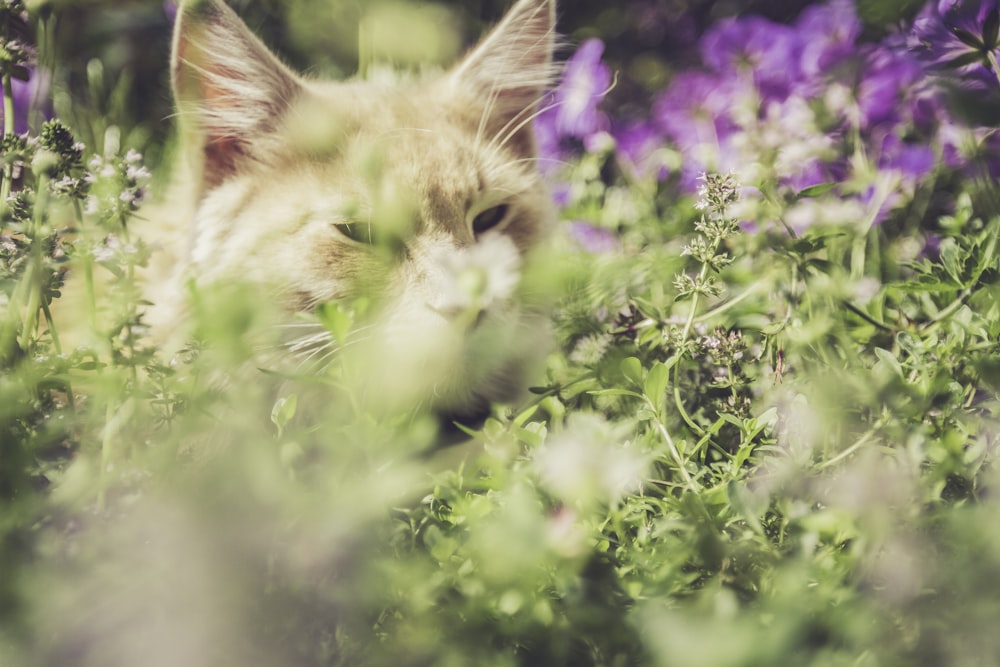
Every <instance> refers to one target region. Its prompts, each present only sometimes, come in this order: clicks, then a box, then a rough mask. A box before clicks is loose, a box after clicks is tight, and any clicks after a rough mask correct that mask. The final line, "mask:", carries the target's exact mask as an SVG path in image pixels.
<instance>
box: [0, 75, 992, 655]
mask: <svg viewBox="0 0 1000 667" xmlns="http://www.w3.org/2000/svg"><path fill="white" fill-rule="evenodd" d="M0 67H2V65H0ZM97 122H98V121H96V120H95V124H96V123H97ZM108 129H109V128H103V129H102V130H101V132H100V133H99V134H101V136H104V137H108V136H115V132H114V131H111V132H110V133H109V132H108ZM89 155H90V151H88V149H87V148H86V147H84V146H81V145H80V144H79V143H78V142H77V141H76V139H75V138H74V137H73V133H72V132H71V131H70V130H69V128H68V127H66V126H64V125H63V124H61V123H59V122H57V121H53V122H52V123H50V124H48V125H46V126H45V127H44V128H43V129H42V131H41V133H40V135H39V136H38V137H29V138H20V137H15V136H12V135H10V134H9V133H8V134H7V136H6V137H5V139H4V141H3V145H2V156H0V157H2V167H3V169H4V171H3V181H2V183H3V187H4V188H5V193H6V194H10V195H12V198H10V199H8V198H6V197H4V201H3V204H2V208H0V225H2V233H0V313H2V314H0V572H2V573H3V576H2V577H0V664H4V665H64V664H78V665H100V666H101V667H108V666H117V665H134V664H143V665H150V664H153V665H159V664H164V665H168V664H169V665H175V664H211V665H229V664H232V665H245V664H302V665H358V664H364V665H394V666H395V665H574V666H576V665H675V664H683V665H696V666H697V665H705V666H707V667H709V666H710V667H725V666H729V665H732V666H747V667H749V666H752V665H774V664H796V665H847V664H850V665H911V664H956V665H963V664H995V663H996V662H997V661H998V659H1000V640H998V638H997V635H996V633H995V632H994V631H993V628H992V622H993V620H994V619H995V618H996V617H997V613H998V612H1000V609H998V606H1000V602H998V600H1000V591H998V590H997V587H998V584H997V582H998V581H1000V576H998V575H1000V555H998V554H1000V527H998V525H997V522H996V520H995V514H996V509H997V508H996V507H995V503H996V501H995V499H994V498H993V497H992V495H991V493H990V492H991V490H992V487H993V485H995V484H996V483H997V479H996V476H997V470H996V466H995V456H996V446H997V437H998V428H997V417H998V414H997V413H998V409H1000V404H998V391H1000V362H998V358H1000V357H998V349H997V346H998V343H997V341H998V338H1000V304H998V297H1000V289H998V281H997V277H998V271H1000V266H998V261H1000V260H998V255H997V243H998V236H1000V216H997V211H996V210H993V209H991V208H990V206H989V204H988V202H989V201H991V197H990V196H989V195H991V194H992V195H993V196H995V195H996V193H995V192H991V191H990V190H986V191H985V192H984V191H983V190H981V189H977V187H976V186H975V184H973V183H968V184H961V187H960V189H959V192H958V197H957V204H956V206H955V209H954V211H952V212H950V213H948V214H947V215H941V216H938V217H937V218H935V220H934V221H933V223H934V227H935V229H937V230H938V231H939V233H940V242H939V244H938V246H937V248H936V249H934V248H931V247H929V246H925V244H923V243H922V240H923V235H922V233H921V232H920V231H919V230H918V229H915V228H913V227H912V226H907V225H906V224H897V225H884V226H875V227H873V228H871V229H867V228H865V229H863V230H861V231H858V230H857V229H854V228H851V229H844V228H842V227H832V226H827V227H819V226H817V227H813V228H809V229H807V230H806V231H805V232H804V233H802V235H801V236H796V235H794V234H791V233H789V232H788V231H787V230H785V229H783V228H782V227H781V226H780V225H768V223H769V222H773V221H775V220H779V221H780V219H781V212H782V209H781V207H782V206H783V204H780V203H775V204H774V207H775V210H772V211H769V213H768V214H766V215H765V214H763V213H762V214H760V219H755V220H752V221H751V222H754V223H757V224H758V231H755V232H753V233H750V232H743V231H740V225H739V224H737V221H738V220H739V218H738V216H737V215H736V213H735V212H734V208H735V207H737V206H738V204H739V200H738V194H737V193H738V185H739V184H736V183H734V182H733V181H732V179H731V177H728V176H724V175H707V176H706V178H705V182H704V186H705V187H704V190H703V192H702V196H701V198H700V201H699V202H691V201H686V200H681V201H673V200H671V201H668V200H667V199H666V197H665V195H664V190H661V188H662V187H663V186H661V185H659V184H657V183H655V182H653V181H648V182H647V181H636V180H629V179H628V178H627V177H626V176H625V175H623V174H615V173H614V172H613V168H612V167H613V165H609V164H607V163H606V162H605V157H606V156H605V157H602V156H599V155H588V156H586V157H585V158H583V159H582V160H581V161H580V162H579V163H577V164H575V165H573V167H572V171H571V173H570V174H569V176H568V178H569V180H570V183H569V187H570V189H571V190H572V191H573V193H574V196H573V197H572V199H573V201H574V204H573V207H572V208H571V209H569V210H568V211H567V212H566V216H567V218H568V219H587V220H590V221H593V222H594V223H595V224H596V225H597V226H599V227H601V228H603V229H604V230H606V231H608V232H612V233H613V234H614V238H615V239H616V241H617V249H616V250H615V251H609V252H604V253H598V254H593V253H590V252H587V251H585V250H583V249H581V248H579V247H577V245H575V244H574V242H573V239H572V238H571V237H570V235H569V233H568V232H567V235H566V237H565V238H561V239H559V241H560V242H558V243H555V244H553V248H551V249H549V250H548V251H547V253H546V254H545V255H544V256H543V258H542V259H543V261H541V262H538V263H537V264H536V265H534V266H530V267H528V269H527V273H526V275H525V276H524V283H525V284H526V285H527V286H528V287H527V288H525V292H531V291H545V289H547V290H549V291H551V292H554V293H556V294H557V296H558V299H557V300H556V306H555V308H554V309H553V313H552V317H553V320H554V326H555V337H556V343H557V344H556V345H555V350H554V351H553V352H552V354H551V355H549V357H548V359H547V363H546V367H545V368H544V369H540V374H542V375H543V376H544V377H543V378H542V380H540V381H539V383H538V386H535V387H533V388H532V395H531V396H530V397H529V398H527V399H525V400H524V401H522V402H521V403H519V404H517V405H511V406H493V411H492V413H491V415H490V417H489V418H487V419H486V420H485V421H484V422H483V423H472V424H460V425H458V426H459V428H457V429H456V428H455V427H454V425H452V424H449V423H442V422H441V421H440V420H439V419H438V418H437V417H436V416H435V415H431V414H427V413H426V412H423V411H420V410H418V409H411V408H412V406H407V407H406V408H404V409H396V408H395V407H393V408H392V409H385V408H381V409H376V408H375V407H373V406H374V405H376V404H377V401H375V400H374V399H375V398H378V396H379V395H380V393H392V391H393V390H394V388H393V387H386V386H375V387H372V386H370V385H368V384H366V383H365V378H364V372H363V363H362V362H364V361H365V360H366V357H365V356H364V354H362V353H358V354H353V353H352V352H351V350H353V349H354V348H349V347H348V346H349V344H351V343H352V342H354V341H355V340H357V339H356V336H357V335H358V333H359V332H361V331H363V328H364V326H365V315H366V312H367V310H368V303H367V301H365V300H364V299H361V300H357V301H354V302H351V303H336V304H327V305H325V306H322V307H320V308H319V309H317V311H316V312H315V313H314V314H312V315H310V316H309V317H308V318H307V319H305V320H303V321H301V322H296V323H295V324H302V325H303V326H305V325H309V326H313V325H315V326H319V327H322V328H323V330H324V331H325V332H327V333H328V334H329V335H330V337H331V338H332V339H333V340H334V341H336V342H337V343H339V344H340V345H341V346H342V347H344V348H345V349H344V351H343V353H342V354H340V355H336V356H334V357H333V358H331V359H329V360H328V363H327V364H325V365H323V366H322V367H320V368H319V369H318V370H317V369H316V368H314V367H312V366H304V367H294V368H291V369H289V368H288V367H287V365H283V364H282V363H281V361H280V360H276V359H275V358H274V356H273V355H271V356H269V355H268V354H261V353H260V350H261V349H263V350H265V352H269V351H273V349H274V346H276V345H278V344H279V342H278V341H276V340H275V339H274V332H273V331H272V330H270V329H268V328H267V327H262V326H260V322H261V321H262V319H263V317H262V316H261V314H260V311H261V304H260V298H259V295H258V294H255V293H253V292H252V291H250V290H248V289H241V288H238V287H234V288H230V289H219V290H202V291H195V292H193V295H192V298H193V303H194V308H193V310H194V313H193V315H192V317H193V320H194V321H193V323H192V330H194V331H196V332H197V334H198V335H197V340H196V341H193V342H191V343H190V344H189V345H188V346H187V347H185V348H183V349H181V350H179V351H174V350H159V349H156V347H155V346H154V344H153V343H152V341H150V340H149V339H148V338H147V336H146V334H145V329H144V327H143V319H142V318H143V315H142V312H143V307H144V304H143V303H142V301H141V298H140V296H139V291H138V289H137V287H136V272H137V270H138V268H140V267H141V266H142V265H143V263H144V262H145V261H146V260H147V258H148V256H149V254H150V252H151V250H150V249H148V248H146V247H145V246H144V245H143V244H142V243H141V242H140V240H139V239H138V237H137V236H136V235H135V234H134V232H133V230H132V226H133V216H134V214H135V213H136V211H137V210H139V208H138V207H139V205H140V204H141V201H142V196H143V183H144V182H145V180H146V179H147V177H148V174H146V172H145V171H144V170H143V168H142V166H141V158H140V156H139V155H138V153H134V152H129V151H127V150H126V151H121V150H118V149H117V148H116V149H115V150H112V151H109V150H108V146H104V147H103V148H102V150H101V151H100V152H99V154H98V157H96V158H95V157H90V156H89ZM829 193H830V189H829V188H826V187H824V186H814V187H812V188H808V189H807V190H804V191H802V192H800V193H799V195H798V197H799V198H810V197H819V196H821V195H828V194H829ZM67 267H71V268H72V271H71V278H70V281H71V283H72V284H73V285H75V287H73V285H69V286H68V285H65V284H64V282H65V275H64V274H65V270H66V268H67ZM100 284H105V285H106V286H105V288H104V289H103V291H101V292H100V293H98V291H97V290H98V285H100ZM71 287H73V288H72V289H70V288H71ZM543 288H544V289H543ZM536 298H539V299H540V300H544V298H541V297H537V296H536ZM67 301H71V302H72V303H66V302H67ZM60 306H67V309H66V310H62V309H61V308H60ZM68 306H76V308H74V309H69V308H68ZM61 335H62V336H63V338H61ZM70 337H71V338H72V340H73V345H74V347H73V348H72V349H70V346H69V345H68V344H66V341H67V340H69V339H70ZM365 353H367V351H365ZM279 356H280V355H279ZM456 431H458V432H457V433H456ZM456 441H457V444H456Z"/></svg>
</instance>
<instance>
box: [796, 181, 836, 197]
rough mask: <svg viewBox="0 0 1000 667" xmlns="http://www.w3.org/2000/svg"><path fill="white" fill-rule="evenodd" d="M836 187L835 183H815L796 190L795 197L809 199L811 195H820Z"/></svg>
mask: <svg viewBox="0 0 1000 667" xmlns="http://www.w3.org/2000/svg"><path fill="white" fill-rule="evenodd" d="M835 187H837V184H836V183H817V184H816V185H810V186H809V187H807V188H803V189H801V190H799V191H798V193H797V194H796V195H795V199H811V198H813V197H820V196H822V195H825V194H826V193H827V192H829V191H830V190H833V189H834V188H835Z"/></svg>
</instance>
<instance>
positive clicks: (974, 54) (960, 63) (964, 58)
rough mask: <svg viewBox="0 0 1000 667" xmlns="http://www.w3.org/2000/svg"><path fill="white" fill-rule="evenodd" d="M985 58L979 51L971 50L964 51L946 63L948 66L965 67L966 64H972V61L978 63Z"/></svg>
mask: <svg viewBox="0 0 1000 667" xmlns="http://www.w3.org/2000/svg"><path fill="white" fill-rule="evenodd" d="M982 59H983V56H982V54H981V53H979V52H978V51H969V52H968V53H963V54H962V55H960V56H955V57H954V58H952V59H951V60H949V61H948V62H946V63H945V66H947V67H953V68H956V69H957V68H959V67H965V66H966V65H971V64H972V63H978V62H979V61H980V60H982Z"/></svg>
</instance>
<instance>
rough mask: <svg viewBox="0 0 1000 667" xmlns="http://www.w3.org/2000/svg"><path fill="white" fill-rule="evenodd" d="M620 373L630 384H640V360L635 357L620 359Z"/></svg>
mask: <svg viewBox="0 0 1000 667" xmlns="http://www.w3.org/2000/svg"><path fill="white" fill-rule="evenodd" d="M620 368H621V371H622V375H624V376H625V378H626V379H627V380H629V381H630V382H631V383H632V384H634V385H637V386H642V362H641V361H639V360H638V359H636V358H635V357H627V358H625V359H622V362H621V365H620Z"/></svg>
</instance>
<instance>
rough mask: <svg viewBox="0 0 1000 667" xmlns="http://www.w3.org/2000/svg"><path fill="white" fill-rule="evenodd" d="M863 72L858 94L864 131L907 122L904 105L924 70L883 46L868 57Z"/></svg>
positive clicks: (893, 50)
mask: <svg viewBox="0 0 1000 667" xmlns="http://www.w3.org/2000/svg"><path fill="white" fill-rule="evenodd" d="M862 70H863V74H862V79H861V81H860V82H859V83H858V87H857V91H856V97H857V102H858V107H859V109H860V111H861V118H860V121H861V127H862V128H863V129H867V128H872V127H875V126H878V125H888V124H896V123H899V122H901V121H902V120H904V118H903V112H904V111H905V110H906V105H905V104H904V103H903V102H904V101H905V100H906V99H907V98H908V97H909V96H910V94H911V92H912V91H911V87H912V86H913V85H914V84H915V83H916V82H917V81H918V80H919V79H920V77H921V75H922V73H923V72H922V70H921V68H920V66H919V65H918V64H917V63H916V62H915V61H914V60H913V59H912V58H910V57H909V56H908V55H907V54H905V53H903V52H900V51H899V50H896V49H891V48H887V47H885V46H882V45H879V46H876V47H875V48H873V49H871V50H870V51H869V52H868V53H867V54H866V57H865V59H864V62H863V64H862Z"/></svg>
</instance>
